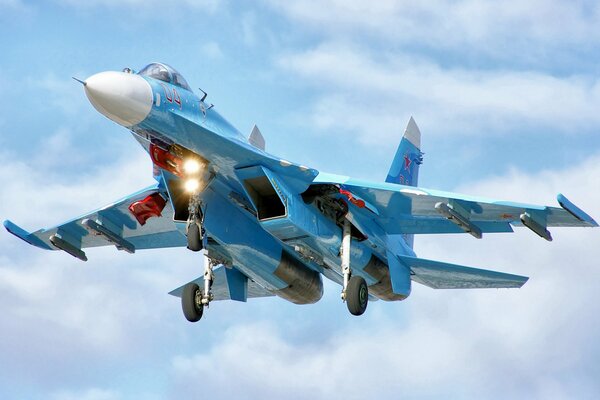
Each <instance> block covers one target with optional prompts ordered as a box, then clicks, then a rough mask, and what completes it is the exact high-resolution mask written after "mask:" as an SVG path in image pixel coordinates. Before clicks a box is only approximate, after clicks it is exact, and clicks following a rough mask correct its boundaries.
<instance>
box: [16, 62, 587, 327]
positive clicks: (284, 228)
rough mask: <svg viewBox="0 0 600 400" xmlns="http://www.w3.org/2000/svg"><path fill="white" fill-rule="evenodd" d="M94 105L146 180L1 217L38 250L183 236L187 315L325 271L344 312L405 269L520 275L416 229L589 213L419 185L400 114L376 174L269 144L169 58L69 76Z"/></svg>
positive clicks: (564, 220) (411, 127)
mask: <svg viewBox="0 0 600 400" xmlns="http://www.w3.org/2000/svg"><path fill="white" fill-rule="evenodd" d="M78 81H79V82H80V83H81V84H82V85H83V87H84V90H85V93H86V95H87V97H88V99H89V100H90V102H91V103H92V105H93V106H94V107H95V108H96V109H97V110H98V111H99V112H100V113H102V114H103V115H105V116H106V117H108V118H109V119H111V120H113V121H115V122H117V123H118V124H120V125H122V126H124V127H126V128H127V129H129V131H130V132H131V134H132V135H133V137H134V138H135V139H136V140H137V141H138V142H139V144H140V145H141V146H142V147H143V149H144V150H146V152H147V153H148V155H149V156H150V158H151V159H152V162H153V165H154V169H153V176H154V178H155V179H156V184H154V185H152V186H150V187H147V188H144V189H142V190H140V191H138V192H136V193H133V194H131V195H129V196H126V197H125V198H123V199H120V200H117V201H115V202H114V203H112V204H109V205H106V206H104V207H102V208H100V209H97V210H95V211H92V212H90V213H88V214H86V215H84V216H81V217H78V218H75V219H73V220H70V221H67V222H65V223H62V224H59V225H57V226H55V227H52V228H49V229H40V230H37V231H35V232H33V233H29V232H27V231H25V230H24V229H22V228H20V227H18V226H17V225H15V224H14V223H12V222H10V221H5V222H4V226H5V227H6V229H7V230H8V231H9V232H10V233H12V234H14V235H15V236H17V237H19V238H21V239H22V240H24V241H26V242H28V243H30V244H32V245H34V246H36V247H39V248H42V249H46V250H62V251H64V252H66V253H68V254H70V255H71V256H73V257H76V258H78V259H80V260H83V261H87V254H86V253H85V251H84V249H87V248H90V247H98V246H115V247H116V248H117V249H118V250H123V251H126V252H128V253H132V254H133V253H135V252H137V251H139V250H144V249H153V248H167V247H187V248H188V249H189V250H191V251H195V252H200V251H202V252H203V253H204V256H205V257H206V262H205V263H204V271H203V274H202V276H200V277H198V278H197V279H195V280H192V281H190V282H188V283H186V284H184V285H182V286H181V287H179V288H177V289H175V290H173V291H172V292H171V294H172V295H175V296H178V297H180V298H181V304H182V309H183V313H184V315H185V317H186V318H187V319H188V320H189V321H192V322H195V321H198V320H200V318H201V317H202V314H203V311H204V309H205V307H207V306H208V305H209V304H210V302H212V301H216V300H236V301H247V299H249V298H256V297H267V296H278V297H281V298H283V299H285V300H288V301H290V302H293V303H296V304H312V303H315V302H317V301H319V300H320V299H321V297H322V295H323V281H322V277H323V276H324V277H326V278H327V279H330V280H332V281H334V282H336V283H338V284H340V285H341V287H342V291H341V298H342V300H343V301H345V302H346V304H347V307H348V310H349V311H350V313H352V314H353V315H361V314H363V313H364V312H365V310H366V308H367V304H368V301H369V299H371V300H375V299H381V300H385V301H399V300H404V299H406V298H407V297H408V296H409V295H410V293H411V286H412V282H417V283H420V284H423V285H425V286H428V287H431V288H434V289H451V288H461V289H472V288H519V287H521V286H522V285H523V284H524V283H525V282H526V281H527V279H528V278H526V277H523V276H519V275H513V274H508V273H502V272H495V271H488V270H483V269H477V268H470V267H465V266H460V265H454V264H448V263H444V262H439V261H433V260H428V259H424V258H419V257H417V255H416V254H415V252H414V250H413V241H414V236H415V235H419V234H439V233H446V234H449V233H468V234H470V235H471V236H473V237H475V238H478V239H481V238H482V237H483V235H484V234H488V233H502V232H512V231H513V227H514V226H522V227H525V228H528V229H530V230H531V231H532V232H534V233H535V234H537V235H538V236H540V237H541V238H543V239H545V240H548V241H551V240H552V236H551V234H550V232H549V230H548V228H549V227H595V226H597V224H596V222H595V221H594V220H593V219H592V218H591V217H590V216H589V215H587V214H586V213H585V212H583V211H582V210H580V209H579V208H578V207H577V206H575V205H574V204H573V203H571V202H570V201H569V200H568V199H567V198H566V197H565V196H563V195H561V194H559V195H558V196H557V200H558V203H559V205H560V207H549V206H538V205H532V204H521V203H515V202H508V201H500V200H494V199H485V198H479V197H473V196H467V195H462V194H458V193H450V192H443V191H438V190H430V189H425V188H422V187H418V186H417V184H418V173H419V166H420V165H421V164H422V163H423V153H422V152H421V133H420V131H419V128H418V127H417V125H416V123H415V121H414V120H413V119H412V118H411V119H410V121H409V122H408V126H407V128H406V130H405V132H404V136H403V137H402V140H401V142H400V144H399V146H398V150H397V152H396V155H395V157H394V159H393V161H392V165H391V167H390V170H389V172H388V175H387V177H386V179H385V181H384V182H369V181H363V180H358V179H353V178H350V177H347V176H340V175H333V174H328V173H325V172H322V171H317V170H315V169H313V168H310V167H308V166H305V165H301V164H296V163H293V162H290V161H288V160H285V159H282V158H279V157H276V156H273V155H271V154H269V153H267V152H266V147H265V139H264V138H263V136H262V134H261V132H260V131H259V129H258V128H257V127H254V129H253V130H252V132H251V134H250V135H249V137H246V136H245V135H243V134H241V133H240V132H239V131H238V130H237V129H235V128H234V127H233V126H232V125H231V124H229V123H228V122H227V121H226V120H225V119H224V118H223V117H222V116H221V115H220V114H219V113H218V112H217V111H216V110H215V108H214V106H213V105H212V104H209V103H207V102H206V97H207V96H206V93H204V92H203V93H202V96H197V95H196V94H194V93H193V91H192V90H191V88H190V86H189V85H188V84H187V82H186V81H185V79H184V78H183V77H182V76H181V74H179V73H178V72H177V71H176V70H175V69H173V68H172V67H170V66H168V65H166V64H162V63H152V64H150V65H148V66H146V67H145V68H143V69H142V70H141V71H139V72H135V71H133V70H131V69H129V68H126V69H125V70H123V71H122V72H115V71H108V72H101V73H99V74H96V75H93V76H91V77H89V78H88V79H86V80H85V81H83V80H78Z"/></svg>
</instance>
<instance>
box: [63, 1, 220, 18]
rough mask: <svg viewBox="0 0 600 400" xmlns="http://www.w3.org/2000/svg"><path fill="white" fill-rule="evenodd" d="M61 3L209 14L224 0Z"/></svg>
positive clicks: (146, 10)
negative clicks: (166, 2) (166, 9)
mask: <svg viewBox="0 0 600 400" xmlns="http://www.w3.org/2000/svg"><path fill="white" fill-rule="evenodd" d="M59 2H60V3H62V4H64V5H66V6H71V7H75V8H79V9H90V8H96V7H105V8H109V9H123V8H135V9H136V10H139V11H140V12H142V13H158V14H160V15H163V14H162V12H163V11H164V10H165V7H167V8H168V10H169V12H175V13H177V12H186V11H202V12H206V13H209V14H212V13H214V12H215V11H216V10H217V9H218V8H219V7H220V5H221V4H222V3H223V1H222V0H177V1H170V2H168V4H165V2H163V1H160V0H91V1H86V2H80V1H76V0H59Z"/></svg>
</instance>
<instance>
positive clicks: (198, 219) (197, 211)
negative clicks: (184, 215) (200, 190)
mask: <svg viewBox="0 0 600 400" xmlns="http://www.w3.org/2000/svg"><path fill="white" fill-rule="evenodd" d="M188 211H189V217H188V220H187V225H186V229H185V230H186V234H187V248H188V249H190V250H191V251H200V250H202V249H203V248H204V243H203V242H204V234H205V233H206V232H205V230H204V213H203V212H202V200H200V197H199V195H198V194H197V193H194V194H192V195H191V197H190V204H189V206H188Z"/></svg>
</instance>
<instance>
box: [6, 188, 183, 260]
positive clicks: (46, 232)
mask: <svg viewBox="0 0 600 400" xmlns="http://www.w3.org/2000/svg"><path fill="white" fill-rule="evenodd" d="M161 193H162V190H161V188H160V187H159V185H158V184H157V185H154V186H150V187H148V188H146V189H143V190H140V191H139V192H136V193H134V194H131V195H129V196H127V197H124V198H122V199H120V200H118V201H116V202H114V203H112V204H109V205H107V206H105V207H102V208H100V209H98V210H95V211H92V212H90V213H88V214H85V215H82V216H80V217H78V218H75V219H72V220H71V221H68V222H65V223H63V224H60V225H58V226H55V227H53V228H49V229H40V230H38V231H35V232H33V233H29V232H27V231H25V230H23V229H22V228H20V227H18V226H17V225H15V224H14V223H12V222H11V221H8V220H7V221H4V227H5V228H6V229H7V230H8V231H9V232H10V233H12V234H13V235H15V236H17V237H19V238H20V239H22V240H24V241H26V242H27V243H29V244H32V245H34V246H37V247H40V248H42V249H47V250H64V251H66V252H67V253H69V254H71V255H72V256H74V257H77V258H79V259H81V260H83V261H87V257H86V255H85V253H84V252H83V251H82V249H84V248H87V247H98V246H110V245H113V246H116V247H117V248H118V249H120V250H126V251H128V252H130V253H133V252H135V250H140V249H153V248H162V247H178V246H185V245H186V243H187V242H186V238H185V235H184V234H183V233H181V232H179V231H178V230H177V227H176V225H175V223H174V222H173V218H172V217H173V209H172V207H171V204H170V202H169V201H166V200H165V198H164V197H163V196H162V194H161Z"/></svg>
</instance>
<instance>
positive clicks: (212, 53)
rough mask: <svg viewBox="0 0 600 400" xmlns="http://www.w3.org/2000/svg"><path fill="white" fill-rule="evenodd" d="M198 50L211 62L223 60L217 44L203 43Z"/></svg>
mask: <svg viewBox="0 0 600 400" xmlns="http://www.w3.org/2000/svg"><path fill="white" fill-rule="evenodd" d="M200 50H201V52H202V54H203V55H204V56H205V57H208V58H210V59H212V60H218V59H221V58H223V51H222V50H221V46H219V44H218V43H217V42H207V43H204V44H203V45H202V46H201V47H200Z"/></svg>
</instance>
